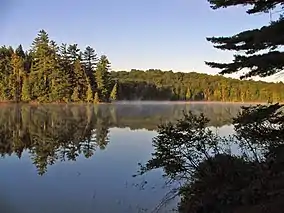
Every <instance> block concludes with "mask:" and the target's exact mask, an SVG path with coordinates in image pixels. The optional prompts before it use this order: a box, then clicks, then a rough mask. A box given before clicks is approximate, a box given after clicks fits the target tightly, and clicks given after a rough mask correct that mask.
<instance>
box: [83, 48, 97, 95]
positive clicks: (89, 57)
mask: <svg viewBox="0 0 284 213" xmlns="http://www.w3.org/2000/svg"><path fill="white" fill-rule="evenodd" d="M82 59H83V63H84V67H85V72H86V75H87V77H88V79H89V81H90V83H91V86H92V90H93V92H94V91H95V89H96V80H95V72H96V65H97V62H98V57H97V54H96V51H95V50H94V49H93V48H92V47H90V46H87V47H86V49H85V51H84V52H83V55H82Z"/></svg>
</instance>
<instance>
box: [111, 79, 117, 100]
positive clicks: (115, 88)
mask: <svg viewBox="0 0 284 213" xmlns="http://www.w3.org/2000/svg"><path fill="white" fill-rule="evenodd" d="M109 98H110V100H111V101H116V100H117V83H115V84H114V86H113V88H112V90H111V93H110V96H109Z"/></svg>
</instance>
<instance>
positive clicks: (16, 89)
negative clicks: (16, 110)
mask: <svg viewBox="0 0 284 213" xmlns="http://www.w3.org/2000/svg"><path fill="white" fill-rule="evenodd" d="M11 65H12V67H13V73H12V74H11V75H10V86H11V88H10V91H11V96H12V99H13V100H14V101H16V102H19V101H20V100H21V90H22V88H21V87H22V76H23V74H24V61H23V59H22V58H21V57H20V56H18V55H17V54H16V53H14V54H13V55H12V61H11Z"/></svg>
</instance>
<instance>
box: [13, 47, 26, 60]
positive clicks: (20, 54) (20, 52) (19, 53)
mask: <svg viewBox="0 0 284 213" xmlns="http://www.w3.org/2000/svg"><path fill="white" fill-rule="evenodd" d="M15 53H16V54H17V56H19V57H21V58H22V59H23V60H24V59H25V58H26V54H25V52H24V50H23V47H22V45H21V44H20V45H19V46H18V47H17V49H16V50H15Z"/></svg>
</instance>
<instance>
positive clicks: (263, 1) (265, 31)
mask: <svg viewBox="0 0 284 213" xmlns="http://www.w3.org/2000/svg"><path fill="white" fill-rule="evenodd" d="M208 1H209V3H210V4H211V7H212V8H213V9H218V8H227V7H230V6H240V5H242V6H249V7H250V9H248V10H247V13H248V14H256V13H267V12H270V11H273V10H274V9H275V8H277V9H279V8H282V9H283V8H284V3H283V1H278V0H270V1H267V0H259V1H250V0H244V1H237V0H208ZM283 32H284V18H283V16H282V15H281V13H280V16H279V18H278V19H277V20H276V21H271V23H270V24H269V25H267V26H263V27H261V28H260V29H252V30H247V31H244V32H240V33H238V34H236V35H233V36H230V37H211V38H207V40H208V41H210V42H212V43H213V44H214V47H215V48H217V49H220V50H229V51H237V52H244V54H241V53H239V54H237V55H235V56H234V60H233V61H232V62H231V63H216V62H206V64H207V65H209V66H210V67H212V68H219V69H221V72H220V73H221V74H230V73H235V72H239V71H241V70H243V69H248V72H246V73H245V74H243V75H242V76H241V78H249V77H252V76H260V77H266V76H271V75H273V74H276V73H278V72H281V71H282V70H283V68H284V52H283V49H281V47H282V46H283V45H284V39H283ZM261 51H262V53H260V52H261Z"/></svg>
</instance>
